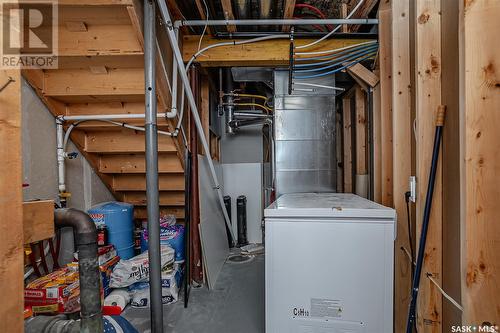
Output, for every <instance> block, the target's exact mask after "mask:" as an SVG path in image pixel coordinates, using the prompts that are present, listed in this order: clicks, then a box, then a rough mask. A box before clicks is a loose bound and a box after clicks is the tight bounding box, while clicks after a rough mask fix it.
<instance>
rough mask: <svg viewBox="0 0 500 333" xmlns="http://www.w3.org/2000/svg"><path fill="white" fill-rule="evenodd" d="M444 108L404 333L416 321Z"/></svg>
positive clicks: (438, 124)
mask: <svg viewBox="0 0 500 333" xmlns="http://www.w3.org/2000/svg"><path fill="white" fill-rule="evenodd" d="M445 111H446V107H445V106H443V105H440V106H439V108H438V112H437V117H436V133H435V135H434V148H433V150H432V163H431V170H430V175H429V183H428V185H427V195H426V197H425V208H424V220H423V223H422V232H421V233H420V243H419V246H418V255H417V262H416V265H415V274H414V275H413V285H412V290H411V301H410V308H409V312H408V321H407V322H406V333H412V329H413V326H414V325H415V319H416V315H415V313H416V308H417V297H418V289H419V286H420V277H421V273H422V265H423V262H424V255H425V243H426V241H427V230H428V229H429V218H430V215H431V208H432V196H433V194H434V183H435V180H436V172H437V165H438V158H439V148H440V146H441V137H442V134H443V126H444V116H445Z"/></svg>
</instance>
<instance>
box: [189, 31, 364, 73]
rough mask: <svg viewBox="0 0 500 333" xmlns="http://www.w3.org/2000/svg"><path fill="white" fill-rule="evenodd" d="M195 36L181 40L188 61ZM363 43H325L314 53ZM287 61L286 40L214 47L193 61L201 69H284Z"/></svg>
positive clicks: (206, 41)
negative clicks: (215, 67)
mask: <svg viewBox="0 0 500 333" xmlns="http://www.w3.org/2000/svg"><path fill="white" fill-rule="evenodd" d="M199 38H200V37H199V36H184V38H183V49H182V55H183V59H184V61H185V62H187V61H189V59H190V58H191V57H192V55H193V54H195V53H196V52H197V51H198V42H199ZM313 40H315V39H298V40H296V42H295V43H296V44H297V45H302V44H307V43H310V42H312V41H313ZM367 41H368V40H366V39H328V40H325V41H324V42H322V43H321V44H320V45H318V47H315V48H313V50H314V51H321V50H331V49H336V48H341V47H345V46H349V45H355V44H359V43H363V42H367ZM219 42H220V40H218V39H215V38H210V37H208V38H204V39H203V42H202V47H205V46H208V45H210V44H215V43H219ZM289 58H290V41H289V40H288V39H278V40H268V41H262V42H259V43H252V44H244V45H235V46H234V45H231V46H222V47H215V48H212V49H210V50H208V51H207V52H205V53H204V54H203V56H200V57H198V58H197V59H196V61H197V62H198V63H200V64H201V65H202V66H207V67H210V66H212V67H213V66H266V65H272V66H288V64H289Z"/></svg>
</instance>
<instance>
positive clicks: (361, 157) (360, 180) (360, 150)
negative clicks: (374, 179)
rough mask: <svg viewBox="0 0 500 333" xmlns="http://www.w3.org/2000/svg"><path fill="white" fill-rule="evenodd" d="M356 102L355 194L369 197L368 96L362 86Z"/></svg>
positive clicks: (355, 94) (357, 87)
mask: <svg viewBox="0 0 500 333" xmlns="http://www.w3.org/2000/svg"><path fill="white" fill-rule="evenodd" d="M354 102H355V117H356V118H355V119H356V127H355V136H356V140H355V143H356V163H355V165H356V168H355V174H356V179H355V181H354V184H355V192H356V194H357V195H360V196H362V197H365V198H367V197H368V186H369V184H368V179H366V177H367V175H368V163H367V157H368V155H367V154H368V152H367V148H366V147H367V127H366V123H367V118H366V95H365V92H364V91H363V90H362V89H361V87H360V86H356V89H355V91H354Z"/></svg>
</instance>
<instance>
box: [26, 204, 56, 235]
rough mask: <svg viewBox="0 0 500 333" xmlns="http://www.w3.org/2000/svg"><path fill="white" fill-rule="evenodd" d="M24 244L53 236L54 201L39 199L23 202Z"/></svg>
mask: <svg viewBox="0 0 500 333" xmlns="http://www.w3.org/2000/svg"><path fill="white" fill-rule="evenodd" d="M23 230H24V244H29V243H33V242H38V241H41V240H43V239H47V238H51V237H52V236H54V201H53V200H40V201H29V202H24V203H23Z"/></svg>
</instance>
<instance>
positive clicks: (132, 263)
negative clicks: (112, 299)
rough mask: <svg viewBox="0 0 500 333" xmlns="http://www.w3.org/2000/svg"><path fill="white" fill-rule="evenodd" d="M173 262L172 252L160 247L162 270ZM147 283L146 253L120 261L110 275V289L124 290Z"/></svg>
mask: <svg viewBox="0 0 500 333" xmlns="http://www.w3.org/2000/svg"><path fill="white" fill-rule="evenodd" d="M173 262H174V250H173V249H172V248H171V247H170V246H167V245H162V246H161V266H162V269H163V268H165V267H167V266H168V265H171V264H172V263H173ZM147 281H149V258H148V251H146V252H144V253H141V254H140V255H138V256H135V257H133V258H130V259H128V260H120V261H119V262H118V263H117V264H116V267H115V268H114V269H113V273H111V281H110V283H109V286H110V287H111V288H125V287H128V286H130V285H131V284H133V283H136V282H147Z"/></svg>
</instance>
